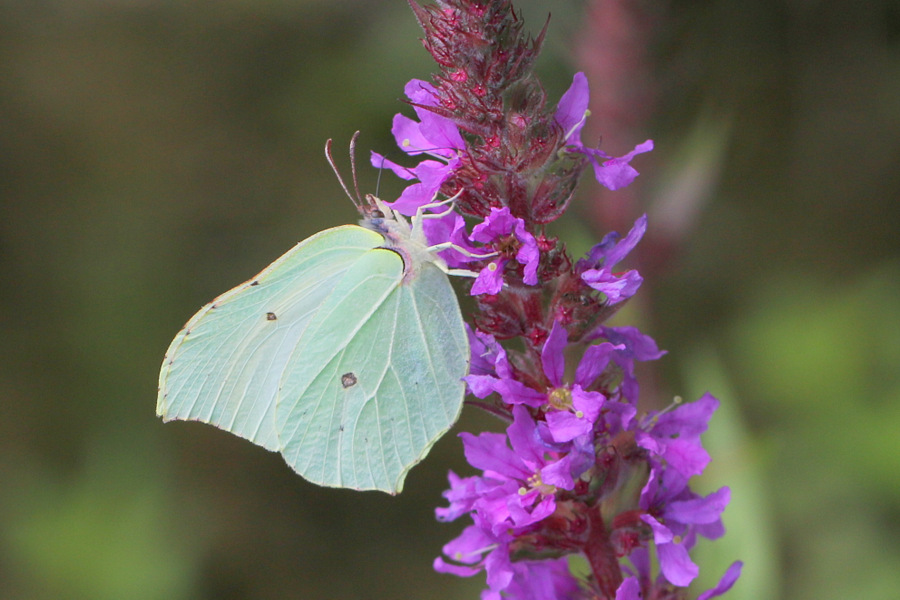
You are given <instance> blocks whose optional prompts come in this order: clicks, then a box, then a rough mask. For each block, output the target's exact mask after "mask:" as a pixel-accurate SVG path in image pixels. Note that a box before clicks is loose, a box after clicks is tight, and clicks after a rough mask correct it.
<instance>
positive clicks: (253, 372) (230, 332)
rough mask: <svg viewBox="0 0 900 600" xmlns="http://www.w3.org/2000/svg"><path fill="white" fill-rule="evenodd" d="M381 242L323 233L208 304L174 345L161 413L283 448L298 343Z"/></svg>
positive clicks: (353, 230)
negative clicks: (287, 390) (284, 397)
mask: <svg viewBox="0 0 900 600" xmlns="http://www.w3.org/2000/svg"><path fill="white" fill-rule="evenodd" d="M382 242H383V238H382V236H381V235H379V234H377V233H375V232H373V231H369V230H367V229H363V228H362V227H357V226H352V225H351V226H344V227H336V228H334V229H329V230H326V231H323V232H321V233H319V234H316V235H314V236H312V237H310V238H307V239H306V240H304V241H303V242H301V243H299V244H298V245H296V246H295V247H294V248H292V249H291V250H290V251H288V252H287V253H286V254H284V255H283V256H282V257H281V258H279V259H278V260H276V261H275V262H274V263H272V265H270V266H269V267H267V268H266V269H265V270H263V271H262V272H261V273H260V274H259V275H257V276H256V277H255V278H253V279H251V280H250V281H247V282H246V283H244V284H242V285H240V286H238V287H236V288H234V289H233V290H231V291H229V292H226V293H225V294H223V295H221V296H219V297H218V298H216V299H215V300H214V301H213V302H211V303H210V304H207V305H206V306H204V307H203V308H202V309H201V310H200V311H199V312H198V313H197V314H196V315H194V317H193V318H191V320H190V321H188V323H187V324H186V325H185V327H184V329H182V331H181V332H179V334H178V335H177V336H176V337H175V339H174V340H173V341H172V344H171V345H170V346H169V350H168V351H167V353H166V358H165V360H164V362H163V366H162V370H161V371H160V380H159V396H158V399H157V413H158V414H159V415H161V416H162V417H163V418H164V419H165V420H167V421H168V420H172V419H185V420H197V421H203V422H205V423H209V424H211V425H215V426H217V427H220V428H222V429H225V430H228V431H231V432H232V433H235V434H236V435H239V436H241V437H244V438H246V439H248V440H250V441H252V442H254V443H256V444H259V445H261V446H263V447H265V448H268V449H270V450H279V449H280V446H279V443H278V437H277V435H276V432H275V417H274V409H275V399H276V397H277V392H278V385H279V383H280V381H281V379H282V377H283V374H284V369H285V366H286V364H287V362H288V359H289V358H290V356H291V351H292V350H293V348H294V346H295V345H296V340H297V339H298V338H299V337H300V336H301V335H302V333H303V331H305V329H306V327H307V326H308V325H309V323H310V321H311V318H312V317H313V315H314V314H315V312H316V311H317V310H318V308H319V307H320V306H321V304H322V302H323V301H324V299H325V298H327V297H328V296H329V294H330V293H331V291H332V290H333V288H334V286H335V285H336V284H337V283H338V282H339V281H340V280H341V278H342V276H343V273H344V272H345V271H347V270H348V269H350V268H351V267H352V266H353V265H354V264H355V263H356V262H357V260H358V259H359V257H360V256H363V255H365V254H366V253H367V252H369V251H370V250H371V249H372V248H373V247H375V246H378V245H380V244H381V243H382Z"/></svg>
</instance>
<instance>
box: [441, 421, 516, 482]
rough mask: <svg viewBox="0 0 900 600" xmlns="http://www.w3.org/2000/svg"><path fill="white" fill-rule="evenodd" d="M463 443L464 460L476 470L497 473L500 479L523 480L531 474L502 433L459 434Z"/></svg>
mask: <svg viewBox="0 0 900 600" xmlns="http://www.w3.org/2000/svg"><path fill="white" fill-rule="evenodd" d="M459 437H460V438H462V441H463V449H464V451H465V455H466V460H467V461H469V464H470V465H472V466H473V467H475V468H476V469H481V470H482V471H486V472H493V473H498V474H499V475H501V476H502V477H507V478H511V479H519V480H524V479H527V478H528V476H529V475H531V473H530V472H529V471H528V470H527V469H526V468H525V467H524V465H523V464H522V459H521V458H519V457H518V456H517V455H516V454H515V453H513V451H512V450H510V449H509V446H507V445H506V436H505V435H503V434H502V433H482V434H480V435H477V436H474V435H472V434H471V433H465V432H463V433H460V434H459Z"/></svg>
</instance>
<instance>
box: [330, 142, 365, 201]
mask: <svg viewBox="0 0 900 600" xmlns="http://www.w3.org/2000/svg"><path fill="white" fill-rule="evenodd" d="M358 133H359V132H357V134H358ZM354 139H355V137H354ZM351 148H352V143H351ZM352 156H353V154H352V152H351V157H352ZM325 158H326V159H328V164H329V165H331V170H332V171H334V175H335V176H336V177H337V180H338V183H340V184H341V187H342V188H343V189H344V193H345V194H347V197H348V198H350V202H352V203H353V205H354V206H356V208H360V206H361V203H362V201H361V200H359V189H358V188H357V192H356V198H354V197H353V194H351V193H350V189H349V188H348V187H347V184H346V183H344V178H343V177H341V172H340V171H339V170H338V168H337V165H336V164H335V163H334V157H333V156H332V155H331V140H330V139H329V140H328V141H327V142H325ZM353 179H354V183H356V168H355V167H354V172H353Z"/></svg>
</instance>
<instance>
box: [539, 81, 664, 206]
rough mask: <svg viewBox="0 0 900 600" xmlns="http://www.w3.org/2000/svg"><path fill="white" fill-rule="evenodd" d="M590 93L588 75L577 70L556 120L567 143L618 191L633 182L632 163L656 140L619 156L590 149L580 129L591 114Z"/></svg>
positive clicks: (601, 182)
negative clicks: (584, 141) (584, 156)
mask: <svg viewBox="0 0 900 600" xmlns="http://www.w3.org/2000/svg"><path fill="white" fill-rule="evenodd" d="M589 100H590V92H589V90H588V82H587V77H585V75H584V73H581V72H579V73H576V74H575V77H573V79H572V85H571V86H570V87H569V89H568V90H567V91H566V93H565V94H563V96H562V98H560V100H559V104H558V105H557V108H556V115H555V119H556V123H557V124H558V125H559V126H560V128H562V130H563V131H564V132H565V133H566V144H568V145H569V149H570V150H572V151H573V152H580V153H582V154H585V155H586V156H587V157H588V159H589V160H590V161H591V164H592V165H593V167H594V176H595V177H596V178H597V181H599V182H600V184H602V185H603V186H605V187H607V188H609V189H611V190H617V189H619V188H623V187H625V186H627V185H628V184H630V183H631V182H632V181H634V179H635V177H637V176H638V172H637V171H636V170H635V168H634V167H632V166H631V165H630V164H629V163H630V162H631V159H633V158H634V157H635V156H636V155H638V154H643V153H644V152H649V151H651V150H653V140H647V141H645V142H644V143H642V144H638V145H637V146H635V148H634V150H632V151H631V152H629V153H628V154H626V155H624V156H620V157H618V158H615V157H612V156H609V155H608V154H606V153H605V152H603V151H602V150H599V149H597V148H588V147H586V146H585V145H584V144H583V143H582V142H581V129H582V128H583V127H584V121H585V118H586V117H587V115H588V114H589V113H588V103H589Z"/></svg>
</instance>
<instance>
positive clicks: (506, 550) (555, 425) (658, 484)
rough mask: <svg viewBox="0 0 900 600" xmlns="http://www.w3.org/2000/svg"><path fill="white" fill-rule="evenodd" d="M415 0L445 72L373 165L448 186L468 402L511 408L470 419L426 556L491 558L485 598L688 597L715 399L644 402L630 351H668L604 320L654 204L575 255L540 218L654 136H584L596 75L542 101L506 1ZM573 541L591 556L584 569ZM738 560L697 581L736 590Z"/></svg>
mask: <svg viewBox="0 0 900 600" xmlns="http://www.w3.org/2000/svg"><path fill="white" fill-rule="evenodd" d="M411 5H412V7H413V10H414V12H415V14H416V16H417V18H418V20H419V23H420V25H421V26H422V28H423V30H424V31H425V38H424V40H423V43H424V45H425V47H426V49H427V50H428V51H429V52H430V53H431V54H432V56H433V57H434V58H435V60H436V61H437V63H438V65H439V66H440V69H441V70H440V73H439V74H437V75H435V77H434V83H429V82H425V81H420V80H413V81H410V82H409V83H408V84H407V86H406V89H405V92H406V96H407V98H408V99H409V104H410V105H411V106H412V108H413V110H414V111H415V113H416V117H417V118H416V119H412V118H409V117H406V116H403V115H397V116H396V117H395V119H394V122H393V128H392V132H393V134H394V136H395V138H396V141H397V144H398V145H399V147H400V148H401V149H402V150H403V151H404V152H405V153H406V154H407V155H409V157H413V158H414V159H416V160H418V161H419V162H418V163H417V164H415V165H414V166H410V167H406V166H402V165H400V164H398V163H395V162H392V161H389V160H387V159H386V158H384V157H383V156H381V155H378V154H375V153H373V154H372V164H373V165H374V166H376V167H378V168H388V169H390V170H392V171H393V172H394V173H395V174H396V175H398V176H399V177H401V178H403V179H404V180H407V181H409V182H410V185H409V186H408V187H407V188H406V189H405V190H404V191H403V193H402V194H401V195H400V197H399V198H398V199H397V200H396V201H394V202H393V203H389V204H390V205H391V206H392V207H393V208H394V209H395V210H397V211H399V212H401V213H403V214H406V215H413V214H415V213H416V212H417V211H420V210H428V209H429V207H428V205H430V204H432V203H434V200H435V199H436V198H438V197H440V196H444V197H447V198H451V197H452V198H454V202H453V208H454V210H450V211H447V210H446V208H445V207H442V208H441V209H440V210H441V212H442V215H441V216H437V215H434V216H433V217H432V218H429V219H426V220H425V221H424V222H423V225H424V227H425V231H426V235H427V236H428V238H429V242H430V243H431V244H434V245H441V247H443V248H446V249H445V250H443V251H442V257H443V258H444V260H445V261H446V262H447V264H448V266H450V267H451V268H454V269H457V270H465V271H468V272H469V273H471V275H472V278H471V280H470V287H469V292H470V294H471V295H472V296H473V297H474V298H475V300H476V304H477V313H476V315H475V318H474V324H473V326H472V327H470V329H469V341H470V346H471V349H472V357H471V368H470V374H469V376H468V377H466V383H467V388H468V392H469V395H470V397H471V400H470V404H474V405H477V406H480V407H482V408H484V409H485V410H488V411H490V412H491V413H493V414H495V415H497V416H499V417H501V418H502V419H504V420H505V421H506V422H507V423H508V426H507V427H506V431H505V433H481V434H479V435H473V434H469V433H463V434H461V438H462V441H463V446H464V449H465V455H466V459H467V460H468V462H469V463H470V464H471V465H472V466H473V467H474V468H475V469H477V470H478V471H479V472H480V474H477V475H473V476H469V477H460V476H458V475H456V474H455V473H452V472H451V473H450V476H449V478H450V489H449V490H447V491H446V492H445V494H444V496H445V497H446V499H447V501H448V502H449V505H448V506H447V507H445V508H439V509H437V517H438V519H439V520H441V521H453V520H456V519H458V518H462V517H466V518H469V519H471V524H470V525H468V526H467V527H466V528H465V529H464V530H463V532H462V534H461V535H460V536H459V537H457V538H456V539H455V540H453V541H451V542H450V543H448V544H447V545H446V546H445V547H444V549H443V556H442V557H440V558H437V559H436V560H435V563H434V567H435V569H437V570H438V571H441V572H446V573H452V574H456V575H460V576H472V575H475V574H477V573H484V574H485V576H486V580H487V589H486V590H485V592H484V593H483V595H482V597H483V598H484V599H499V598H518V599H534V600H538V599H540V600H551V599H562V598H571V599H575V598H585V599H587V598H594V599H608V600H612V599H615V600H637V599H638V598H642V599H645V600H647V599H657V600H662V599H678V598H685V597H686V596H685V590H684V588H685V587H686V586H688V585H689V584H690V583H691V582H692V581H693V580H694V579H695V578H696V576H697V573H698V568H697V566H696V565H695V564H694V562H693V561H692V560H691V558H690V554H689V552H690V550H691V548H692V547H693V546H694V544H695V543H696V541H697V538H698V536H703V537H706V538H710V539H714V538H717V537H719V536H721V535H722V534H723V533H724V528H723V526H722V522H721V515H722V511H723V510H724V509H725V507H726V505H727V504H728V501H729V490H728V488H725V487H723V488H722V489H720V490H718V491H716V492H713V493H711V494H709V495H707V496H700V495H698V494H696V493H695V492H693V491H692V490H691V489H690V486H689V481H690V479H691V478H692V477H693V476H695V475H698V474H700V473H701V472H702V471H703V469H704V468H705V467H706V465H707V463H708V462H709V460H710V458H709V455H708V454H707V453H706V451H705V450H704V449H703V447H702V445H701V443H700V435H701V434H702V433H703V432H704V431H705V430H706V428H707V425H708V422H709V419H710V417H711V416H712V414H713V412H714V411H715V410H716V408H717V406H718V401H717V400H716V399H715V398H713V397H712V396H711V395H709V394H707V395H705V396H703V397H702V398H700V399H699V400H697V401H695V402H692V403H687V404H681V403H680V401H679V402H676V403H675V405H673V406H672V407H670V408H669V409H666V410H663V411H654V412H650V413H649V414H646V415H643V416H640V415H639V412H638V396H639V383H638V380H637V377H636V375H635V365H636V363H637V362H641V361H652V360H655V359H657V358H659V357H661V356H662V355H663V354H664V353H663V352H661V351H660V350H659V349H658V347H657V345H656V343H655V342H654V341H653V340H652V339H651V338H650V337H648V336H646V335H644V334H642V333H641V332H639V331H638V330H637V329H635V328H633V327H613V326H609V325H607V324H606V320H607V318H608V317H609V316H611V315H612V314H613V313H614V312H615V311H616V310H618V309H619V308H620V307H621V306H622V304H623V303H625V302H626V301H627V300H628V299H629V298H631V297H632V296H633V295H634V294H635V293H636V292H637V291H638V289H639V287H640V285H641V283H642V278H641V276H640V274H639V273H638V272H637V271H636V270H625V271H619V270H617V266H618V265H619V263H621V262H622V261H623V260H624V259H625V258H626V256H627V255H628V254H629V252H630V251H631V250H632V249H634V248H635V246H636V245H637V244H638V242H639V241H640V240H641V238H642V236H643V235H644V233H645V231H646V228H647V219H646V216H643V217H641V218H639V219H638V220H637V221H636V222H635V224H634V227H633V228H632V229H631V231H630V232H628V233H627V234H626V235H625V236H624V237H621V238H620V236H619V235H618V234H615V233H611V234H609V235H607V236H606V237H604V238H603V240H601V241H600V243H598V244H597V245H596V246H594V248H592V249H591V250H590V251H589V252H588V253H587V255H586V256H585V257H583V258H581V259H580V260H577V261H575V260H573V259H572V258H571V257H570V256H569V255H568V253H567V252H566V249H565V247H564V245H563V244H561V243H560V242H559V240H557V239H555V238H552V237H548V236H547V234H546V231H545V229H544V226H545V225H546V224H547V223H549V222H551V221H553V220H555V219H556V218H558V217H559V216H560V215H561V214H562V213H563V211H564V210H565V208H566V206H567V204H568V202H569V199H570V197H571V195H572V193H573V191H574V190H575V186H576V183H577V180H578V178H579V177H580V175H581V174H582V173H583V172H584V170H585V169H586V168H587V167H588V166H590V167H591V168H592V170H593V173H594V176H595V177H596V179H597V181H598V182H600V183H601V184H602V185H604V186H606V187H607V188H609V189H611V190H615V189H618V188H621V187H624V186H627V185H628V184H630V183H631V182H632V181H633V180H634V179H635V177H637V175H638V173H637V171H636V170H635V169H634V167H632V166H631V164H630V163H631V161H632V159H634V158H635V156H637V155H639V154H641V153H643V152H647V151H650V150H652V148H653V142H652V141H650V140H648V141H646V142H643V143H641V144H638V145H637V146H636V147H635V148H634V150H632V151H631V152H629V153H627V154H626V155H624V156H621V157H612V156H609V155H607V154H606V153H604V152H603V151H602V150H600V149H599V148H596V147H593V146H590V145H586V144H584V143H583V142H582V140H581V130H582V127H583V125H584V122H585V119H586V117H587V116H588V114H589V113H588V110H587V106H588V84H587V79H586V78H585V76H584V75H583V74H581V73H578V74H576V75H575V76H574V78H573V81H572V85H571V87H570V88H569V90H568V91H567V92H566V93H565V94H563V96H562V97H561V98H560V100H559V102H558V103H557V104H556V106H555V107H554V108H548V107H547V100H546V95H545V93H544V91H543V88H542V87H541V85H540V83H539V82H538V81H537V79H536V78H535V76H534V75H533V73H532V70H531V67H532V65H533V63H534V60H535V57H536V56H537V53H538V51H539V49H540V45H541V40H542V39H543V34H541V35H540V36H538V38H537V39H530V38H529V39H526V38H525V37H523V35H522V33H521V29H522V24H521V21H520V19H519V17H518V16H517V15H516V13H515V12H514V10H513V9H512V6H511V4H510V2H509V0H494V1H491V2H485V1H484V0H481V1H477V0H439V2H438V4H437V5H436V6H428V7H420V6H418V5H416V4H415V3H411ZM423 207H424V208H423ZM512 340H516V343H515V344H513V343H512V342H511V341H512ZM573 555H580V556H582V557H583V558H584V559H586V561H587V563H588V565H589V566H590V574H588V575H581V576H576V575H574V574H573V572H572V571H571V570H570V566H569V560H568V557H571V556H573ZM740 568H741V563H740V562H735V563H734V565H732V567H731V568H729V570H728V571H727V572H726V573H725V575H724V576H723V577H722V579H721V581H720V582H719V584H718V585H717V586H716V587H715V588H714V589H712V590H709V591H707V592H704V593H703V594H701V595H700V596H699V599H700V600H707V599H708V598H712V597H715V596H718V595H720V594H722V593H724V592H725V591H727V590H728V589H729V588H730V587H731V586H732V584H733V583H734V582H735V580H736V579H737V577H738V575H739V573H740Z"/></svg>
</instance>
